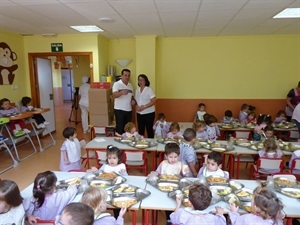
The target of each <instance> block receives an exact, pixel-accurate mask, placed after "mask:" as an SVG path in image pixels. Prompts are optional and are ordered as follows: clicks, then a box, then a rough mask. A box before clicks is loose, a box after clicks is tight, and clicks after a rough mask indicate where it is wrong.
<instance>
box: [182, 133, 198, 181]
mask: <svg viewBox="0 0 300 225" xmlns="http://www.w3.org/2000/svg"><path fill="white" fill-rule="evenodd" d="M183 138H184V141H183V142H182V143H181V144H180V146H179V147H180V154H179V160H180V161H181V162H182V163H183V165H187V166H188V168H189V172H188V174H189V175H188V176H189V177H197V171H196V169H195V164H196V162H197V157H196V153H195V150H194V147H193V145H194V144H195V140H196V131H195V130H194V129H192V128H187V129H186V130H185V131H184V133H183Z"/></svg>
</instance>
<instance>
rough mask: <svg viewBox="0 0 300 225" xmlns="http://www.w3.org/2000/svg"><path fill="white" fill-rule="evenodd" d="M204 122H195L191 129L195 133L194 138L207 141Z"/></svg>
mask: <svg viewBox="0 0 300 225" xmlns="http://www.w3.org/2000/svg"><path fill="white" fill-rule="evenodd" d="M205 127H206V125H205V122H203V121H200V120H197V121H195V122H194V124H193V129H194V130H195V131H196V138H198V139H201V140H204V141H207V139H208V134H207V132H206V131H205Z"/></svg>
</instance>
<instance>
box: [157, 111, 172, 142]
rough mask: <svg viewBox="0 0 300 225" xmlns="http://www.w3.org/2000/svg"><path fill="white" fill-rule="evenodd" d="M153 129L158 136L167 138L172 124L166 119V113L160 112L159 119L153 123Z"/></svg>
mask: <svg viewBox="0 0 300 225" xmlns="http://www.w3.org/2000/svg"><path fill="white" fill-rule="evenodd" d="M153 130H154V133H155V136H156V137H161V138H165V137H167V133H168V132H169V130H170V125H169V123H167V121H166V117H165V114H163V113H159V114H158V115H157V121H156V122H155V124H154V125H153Z"/></svg>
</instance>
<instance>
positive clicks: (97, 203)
mask: <svg viewBox="0 0 300 225" xmlns="http://www.w3.org/2000/svg"><path fill="white" fill-rule="evenodd" d="M106 199H107V192H106V191H105V190H104V189H102V188H99V187H89V188H88V189H87V190H86V191H85V192H84V193H83V195H82V198H81V202H82V203H84V204H87V205H88V206H90V207H92V209H93V210H94V212H95V215H100V214H101V213H103V212H105V211H106Z"/></svg>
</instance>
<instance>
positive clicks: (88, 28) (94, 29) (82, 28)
mask: <svg viewBox="0 0 300 225" xmlns="http://www.w3.org/2000/svg"><path fill="white" fill-rule="evenodd" d="M71 28H73V29H75V30H78V31H80V32H102V31H103V30H102V29H101V28H99V27H97V26H95V25H87V26H71Z"/></svg>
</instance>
